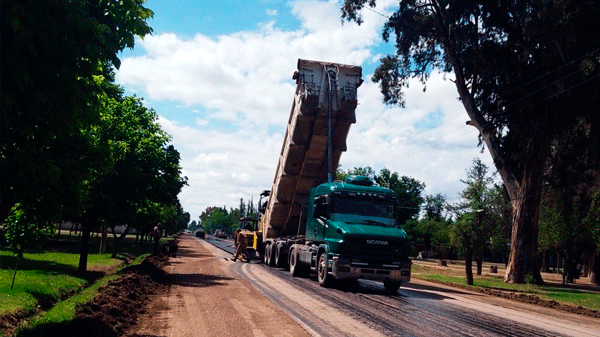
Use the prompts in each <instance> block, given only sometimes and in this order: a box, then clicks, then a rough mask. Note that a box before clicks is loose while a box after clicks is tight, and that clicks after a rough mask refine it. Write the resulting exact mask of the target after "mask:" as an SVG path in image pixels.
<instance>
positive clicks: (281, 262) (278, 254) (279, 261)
mask: <svg viewBox="0 0 600 337" xmlns="http://www.w3.org/2000/svg"><path fill="white" fill-rule="evenodd" d="M284 255H285V254H284V253H283V249H282V248H281V246H277V248H275V266H276V267H277V268H283V269H286V268H287V261H286V258H285V256H284Z"/></svg>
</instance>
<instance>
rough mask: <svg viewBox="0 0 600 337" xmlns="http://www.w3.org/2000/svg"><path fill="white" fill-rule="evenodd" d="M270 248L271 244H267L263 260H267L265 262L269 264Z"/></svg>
mask: <svg viewBox="0 0 600 337" xmlns="http://www.w3.org/2000/svg"><path fill="white" fill-rule="evenodd" d="M270 248H271V245H267V246H265V252H264V253H263V260H264V261H265V264H266V265H267V266H268V265H269V257H270V256H271V253H270Z"/></svg>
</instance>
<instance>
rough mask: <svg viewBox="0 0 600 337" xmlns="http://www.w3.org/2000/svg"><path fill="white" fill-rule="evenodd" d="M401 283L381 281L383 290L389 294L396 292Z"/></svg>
mask: <svg viewBox="0 0 600 337" xmlns="http://www.w3.org/2000/svg"><path fill="white" fill-rule="evenodd" d="M401 284H402V282H396V281H383V287H384V288H385V291H386V292H387V293H390V294H394V293H396V292H397V291H398V289H400V285H401Z"/></svg>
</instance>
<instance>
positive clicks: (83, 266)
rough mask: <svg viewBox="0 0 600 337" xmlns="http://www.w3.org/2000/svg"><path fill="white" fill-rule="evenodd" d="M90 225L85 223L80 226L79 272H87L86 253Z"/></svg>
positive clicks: (88, 245) (88, 246)
mask: <svg viewBox="0 0 600 337" xmlns="http://www.w3.org/2000/svg"><path fill="white" fill-rule="evenodd" d="M91 227H92V226H91V225H90V224H88V223H86V224H82V226H81V250H80V252H79V268H77V270H78V271H79V272H82V273H83V272H86V271H87V260H88V252H89V251H90V232H91Z"/></svg>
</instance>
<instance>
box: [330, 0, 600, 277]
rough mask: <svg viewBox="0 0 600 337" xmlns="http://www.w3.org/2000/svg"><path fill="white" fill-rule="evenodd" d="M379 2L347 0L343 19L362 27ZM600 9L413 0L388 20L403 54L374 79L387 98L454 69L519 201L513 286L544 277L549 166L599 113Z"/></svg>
mask: <svg viewBox="0 0 600 337" xmlns="http://www.w3.org/2000/svg"><path fill="white" fill-rule="evenodd" d="M375 2H376V1H375V0H345V2H344V5H343V7H342V18H343V19H346V20H353V21H356V22H357V23H359V24H360V23H361V21H362V19H361V16H360V10H361V9H362V8H363V7H364V6H365V5H367V4H368V5H369V6H371V7H374V6H375ZM598 14H600V7H599V6H598V5H597V4H596V3H595V2H593V1H575V0H572V1H569V0H565V1H551V0H525V1H477V2H475V1H443V0H407V1H402V2H400V4H399V8H398V11H397V12H395V13H394V14H393V15H392V16H391V17H390V18H389V20H388V21H387V23H386V24H385V27H384V30H383V37H384V39H385V40H386V41H388V40H389V39H390V37H393V36H395V43H396V48H397V51H396V53H395V54H394V55H389V56H386V57H384V58H383V59H381V64H380V65H379V67H378V68H377V70H376V71H375V74H374V76H373V80H374V81H375V82H378V83H379V84H380V86H381V92H382V94H383V97H384V101H385V102H387V103H388V104H399V105H401V106H403V105H404V96H403V91H402V90H403V88H405V87H406V86H407V85H408V81H409V79H411V78H417V79H419V80H420V81H421V82H422V83H423V84H425V83H426V81H427V79H428V77H429V75H430V73H431V70H432V69H439V70H441V71H443V72H446V73H452V74H453V75H454V77H455V79H454V80H453V81H454V83H455V85H456V88H457V91H458V95H459V99H460V101H461V103H462V104H463V106H464V108H465V111H466V112H467V115H468V116H469V121H468V122H467V123H468V124H469V125H472V126H474V127H475V128H477V130H478V131H479V132H480V136H479V141H480V145H485V147H487V149H488V150H489V152H490V154H491V156H492V159H493V160H494V164H495V166H496V169H497V170H498V172H499V174H500V177H501V178H502V180H503V182H504V185H505V187H506V190H507V192H508V194H509V196H510V199H511V202H512V221H511V223H512V237H511V251H510V258H509V263H508V266H507V271H506V275H505V281H506V282H509V283H522V282H524V276H525V275H526V274H532V275H533V276H534V278H535V281H536V282H537V283H543V280H542V278H541V275H540V273H539V269H538V266H537V263H536V259H535V255H536V253H537V235H538V226H537V219H538V213H539V205H540V196H541V188H542V181H543V174H544V165H545V161H546V159H547V157H548V155H549V153H550V147H551V143H552V141H553V140H554V139H556V137H557V136H558V135H560V134H561V132H562V131H563V130H566V129H569V128H570V127H571V126H572V125H573V124H574V123H575V121H576V119H577V118H578V117H581V116H589V115H593V114H598V109H599V108H598V107H599V105H598V104H597V103H596V101H597V100H598V90H597V88H598V78H599V77H600V67H599V66H598V63H597V62H596V61H595V60H596V58H597V57H598V51H599V47H600V39H599V37H598V34H596V33H595V30H594V28H593V27H595V25H596V21H597V17H598ZM574 88H576V90H572V89H574ZM596 128H597V126H596Z"/></svg>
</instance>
